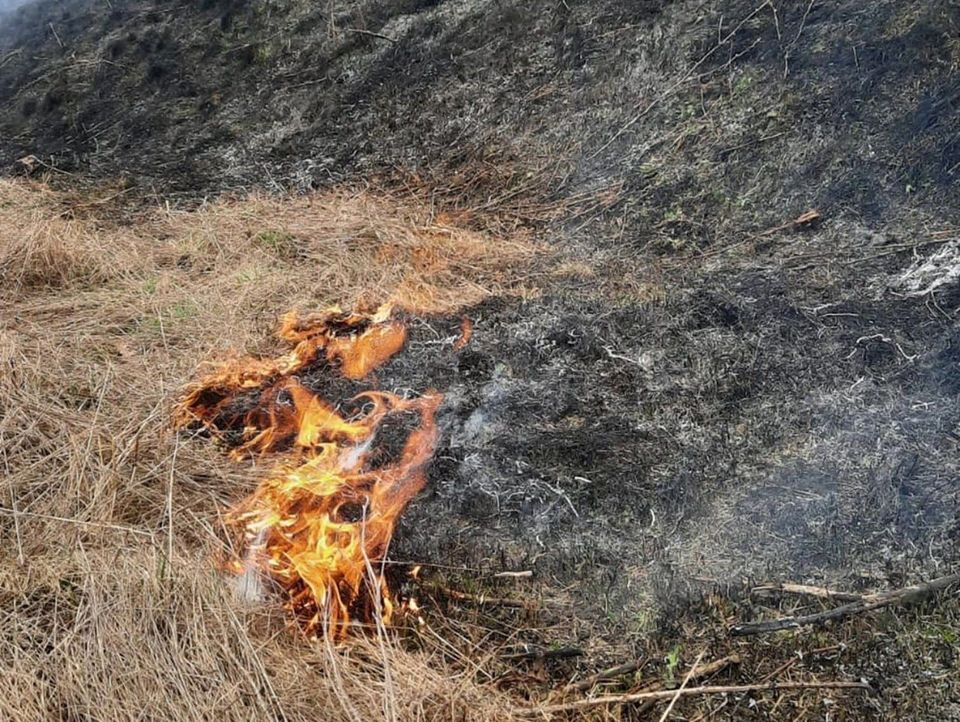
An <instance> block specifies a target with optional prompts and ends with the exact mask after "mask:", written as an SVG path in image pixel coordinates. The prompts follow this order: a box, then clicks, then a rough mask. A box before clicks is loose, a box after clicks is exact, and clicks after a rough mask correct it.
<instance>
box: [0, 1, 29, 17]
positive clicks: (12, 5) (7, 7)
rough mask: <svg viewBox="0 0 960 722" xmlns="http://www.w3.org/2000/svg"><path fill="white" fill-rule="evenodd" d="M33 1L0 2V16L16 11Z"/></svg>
mask: <svg viewBox="0 0 960 722" xmlns="http://www.w3.org/2000/svg"><path fill="white" fill-rule="evenodd" d="M32 1H33V0H0V15H3V14H4V13H8V12H10V11H12V10H16V9H17V8H18V7H20V6H21V5H26V4H27V3H29V2H32Z"/></svg>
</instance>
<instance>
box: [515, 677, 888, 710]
mask: <svg viewBox="0 0 960 722" xmlns="http://www.w3.org/2000/svg"><path fill="white" fill-rule="evenodd" d="M796 689H861V690H864V691H870V692H872V691H873V687H871V686H870V685H869V684H867V683H866V682H842V681H827V682H780V683H777V682H769V683H766V684H738V685H730V686H710V687H687V688H686V689H684V690H680V695H679V696H681V697H692V696H696V695H705V694H741V693H743V692H768V691H773V690H775V691H778V692H787V691H790V690H796ZM677 691H678V690H674V689H667V690H660V691H657V692H637V693H636V694H619V695H611V696H608V697H594V698H592V699H581V700H577V701H576V702H567V703H565V704H550V705H544V706H543V707H521V708H519V709H515V710H513V712H514V714H516V715H518V716H521V717H535V716H538V715H543V714H553V713H556V712H570V711H572V710H578V709H586V708H588V707H599V706H601V705H607V704H628V703H630V702H641V701H644V700H658V699H670V698H671V697H673V696H674V695H675V694H677Z"/></svg>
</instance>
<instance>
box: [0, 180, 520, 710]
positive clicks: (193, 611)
mask: <svg viewBox="0 0 960 722" xmlns="http://www.w3.org/2000/svg"><path fill="white" fill-rule="evenodd" d="M537 252H538V249H537V247H536V246H535V245H534V244H532V243H531V242H529V240H528V239H523V238H520V239H517V238H514V239H504V238H497V237H495V236H492V235H489V234H484V233H480V232H477V231H469V230H465V229H461V228H458V227H456V226H455V225H453V224H452V223H450V222H446V223H445V222H442V220H441V219H438V218H437V217H436V216H435V215H434V214H433V212H432V211H431V210H430V208H429V207H428V206H426V205H424V204H421V203H418V202H416V201H415V200H410V199H407V200H406V201H405V200H402V199H399V198H396V197H391V196H388V195H375V194H373V193H370V192H356V193H346V192H341V193H330V194H324V195H318V196H313V197H305V198H296V199H287V200H279V199H270V200H268V199H261V198H252V199H234V200H224V201H220V202H217V203H211V204H208V205H206V206H204V207H202V208H200V209H197V210H196V211H191V212H183V213H180V212H169V211H166V210H157V211H149V212H146V213H143V214H141V215H140V216H139V217H138V218H137V219H136V220H135V221H134V222H130V223H128V224H126V225H117V224H112V223H108V222H105V221H103V220H101V219H98V218H97V217H95V215H91V214H90V213H89V212H84V213H80V212H78V210H77V208H76V205H75V204H74V203H72V202H71V199H70V198H68V197H67V196H64V195H62V194H59V193H56V192H54V191H52V190H50V189H48V188H46V187H44V186H42V185H36V184H30V183H21V182H11V181H2V182H0V278H2V287H0V468H2V469H3V477H2V481H0V499H2V501H0V534H2V535H3V544H2V545H0V556H2V562H0V624H2V628H3V632H2V633H0V713H2V716H3V718H4V719H11V720H18V719H21V720H35V719H40V718H57V719H65V718H70V719H92V718H97V719H141V718H142V717H143V716H144V714H146V715H148V716H150V717H153V718H157V719H211V718H216V719H237V720H240V719H251V718H268V717H269V718H284V719H314V718H315V717H316V715H317V714H318V713H321V714H323V715H324V716H325V717H328V718H331V719H381V718H388V719H401V720H402V719H431V718H433V719H447V718H449V717H450V716H456V717H458V718H465V719H478V720H483V719H487V720H494V719H505V718H508V715H507V713H506V712H505V710H506V709H507V708H508V707H509V706H510V705H509V703H508V702H507V701H506V700H505V699H504V698H503V697H502V696H501V695H499V694H498V693H496V692H493V691H491V690H488V689H483V688H481V687H479V686H477V684H476V683H475V682H474V681H473V680H474V676H473V674H472V673H470V674H467V673H462V672H458V671H457V669H458V668H459V667H458V665H457V662H456V660H455V659H452V658H451V648H450V647H447V649H446V651H445V653H444V655H443V658H442V659H441V658H440V657H437V656H435V655H432V654H431V653H429V652H428V651H427V652H418V653H410V652H407V651H404V650H403V649H401V648H399V647H398V646H397V645H396V644H395V643H394V642H391V641H389V640H387V639H382V640H379V641H376V642H372V641H370V642H368V641H364V640H362V639H361V640H358V641H356V642H355V643H354V644H353V645H351V647H350V649H349V650H338V649H334V648H333V647H332V646H330V644H329V643H327V642H325V641H322V640H321V641H316V642H309V641H305V640H304V639H303V638H301V637H300V636H298V635H295V634H291V633H290V631H289V626H288V623H287V617H286V615H285V614H283V613H282V612H281V610H279V609H278V608H277V607H276V606H274V605H271V604H269V603H268V604H266V605H265V606H258V607H257V608H256V609H250V608H248V607H246V606H245V605H244V603H243V602H242V601H239V600H236V599H234V598H233V596H232V595H231V593H230V590H229V588H228V586H227V585H225V584H224V580H223V576H222V574H221V573H220V572H219V571H218V570H217V569H216V566H215V560H216V558H217V557H219V556H221V555H223V554H225V553H228V551H229V550H228V549H226V548H225V546H224V542H223V539H224V538H225V536H226V535H224V534H223V533H222V529H223V523H224V522H223V519H222V518H221V516H220V513H221V512H222V510H224V509H225V508H226V507H227V506H228V505H230V504H232V503H235V502H236V501H237V500H238V499H239V498H241V497H242V496H243V494H244V493H246V492H249V491H251V490H252V489H253V488H254V486H255V483H254V482H255V478H256V476H257V475H258V474H259V471H257V470H254V469H251V468H249V467H248V466H247V465H238V464H232V463H226V462H224V461H222V460H221V459H220V457H219V454H218V452H217V451H216V450H215V449H213V448H210V447H209V445H205V444H185V443H182V441H181V440H180V439H179V438H178V437H177V435H176V434H174V433H173V432H172V430H171V428H170V421H169V418H170V417H169V402H170V401H171V400H172V398H173V397H174V396H175V395H176V394H177V393H178V392H179V390H180V388H182V385H183V384H184V383H185V382H186V380H187V379H188V378H190V377H191V376H192V374H193V372H194V369H195V367H196V364H197V363H198V362H199V361H201V360H204V359H208V358H218V357H219V358H229V353H228V350H230V349H234V350H239V351H242V352H247V353H256V354H260V353H272V352H275V350H276V349H275V348H272V347H269V346H268V344H267V343H265V339H268V338H269V334H268V333H267V329H268V327H269V326H271V325H272V324H273V323H274V321H275V317H276V313H277V311H278V310H280V309H287V308H301V309H314V308H322V307H324V306H326V305H327V304H329V303H331V302H335V301H342V302H344V303H346V304H354V303H356V302H358V301H361V302H362V303H370V302H373V301H387V300H393V301H395V302H399V303H405V304H409V306H412V307H415V308H418V309H421V310H429V311H432V312H435V313H440V312H445V313H453V312H455V311H456V310H457V309H458V308H460V307H461V306H462V305H464V304H468V303H472V302H474V301H478V300H480V299H482V298H484V297H485V296H487V295H490V294H493V293H520V294H523V293H528V292H529V286H528V285H527V284H528V280H527V279H526V278H524V276H523V273H524V271H523V269H524V267H525V262H526V261H528V260H530V259H531V258H532V257H533V256H534V255H535V254H536V253H537ZM372 292H373V293H372ZM361 370H362V369H361ZM358 373H359V370H358Z"/></svg>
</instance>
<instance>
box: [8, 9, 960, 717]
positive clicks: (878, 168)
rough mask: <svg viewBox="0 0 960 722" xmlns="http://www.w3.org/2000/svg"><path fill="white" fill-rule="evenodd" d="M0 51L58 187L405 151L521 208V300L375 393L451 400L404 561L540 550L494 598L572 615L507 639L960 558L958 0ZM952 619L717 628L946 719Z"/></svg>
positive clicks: (629, 631) (104, 41)
mask: <svg viewBox="0 0 960 722" xmlns="http://www.w3.org/2000/svg"><path fill="white" fill-rule="evenodd" d="M0 65H2V67H0V99H2V101H3V102H2V103H0V130H2V133H0V156H2V158H3V161H4V163H8V164H12V162H13V161H14V160H15V159H16V158H18V157H20V156H22V155H26V154H28V153H29V154H35V155H36V156H38V157H39V158H40V159H41V160H42V161H43V162H44V163H45V164H47V165H48V166H51V167H53V168H56V169H57V171H58V172H56V173H55V175H56V176H61V177H63V178H64V179H65V180H66V181H67V182H75V181H79V180H82V179H91V178H92V179H109V180H111V181H113V180H116V179H117V178H122V179H123V182H124V183H125V184H127V185H128V186H129V187H131V188H134V189H137V190H139V191H140V192H141V195H143V194H157V195H160V196H163V197H168V198H174V199H184V200H185V201H190V200H194V199H197V198H200V197H202V196H205V195H209V194H215V193H219V192H222V191H224V190H235V189H239V188H247V187H264V186H266V187H268V188H274V189H294V190H303V189H306V188H309V187H318V186H326V185H328V184H333V183H338V182H342V181H356V180H358V179H363V178H367V177H370V176H374V175H383V174H391V173H394V171H395V169H397V168H401V169H403V170H404V172H406V173H415V174H417V175H418V177H419V178H420V179H431V180H430V181H424V182H436V183H437V184H438V185H442V186H444V188H443V189H441V191H442V192H440V194H439V195H440V197H441V198H443V199H444V200H446V201H448V202H451V203H453V202H459V203H462V204H463V205H466V206H474V207H475V206H478V205H481V206H482V204H483V199H484V198H488V197H494V196H496V197H502V196H503V194H504V193H505V192H506V193H514V194H515V197H518V198H523V199H528V200H529V202H530V204H531V205H523V204H517V206H516V207H513V206H511V208H510V213H511V214H512V215H511V218H514V219H515V220H516V219H519V220H520V221H521V222H524V223H528V224H533V225H534V226H535V227H536V228H538V229H539V230H540V232H541V233H542V234H543V236H544V238H545V239H547V240H548V241H549V242H550V243H551V245H552V246H553V247H554V248H555V249H556V252H557V258H553V259H549V260H545V261H544V264H543V265H544V268H543V269H538V270H537V271H536V273H535V275H533V276H532V281H531V283H532V285H536V286H539V288H540V293H539V295H538V296H536V297H533V298H531V299H529V300H526V301H523V302H521V301H507V300H502V299H501V300H494V301H491V302H488V303H487V304H485V305H483V306H482V307H479V308H475V309H472V310H471V311H470V312H469V315H470V316H471V317H472V318H473V319H474V320H475V333H474V337H473V340H472V342H471V344H470V345H469V346H468V347H467V348H466V349H464V350H463V351H461V352H459V353H453V352H452V351H450V344H449V343H447V342H446V341H445V339H450V340H451V341H452V338H453V337H455V336H456V327H457V322H458V320H457V319H447V320H443V319H441V320H423V321H418V322H417V323H416V324H415V326H414V332H413V338H412V341H411V344H410V349H409V350H408V352H407V354H406V355H404V356H402V357H400V358H398V359H396V360H395V361H394V362H392V364H391V365H390V366H389V367H387V368H386V369H385V370H384V371H383V373H382V374H381V375H380V381H381V383H382V384H383V385H384V386H386V387H388V388H401V389H414V390H423V389H426V388H429V387H436V388H439V389H441V390H443V391H444V392H445V393H446V394H447V400H446V402H445V405H444V409H443V414H442V423H443V427H444V432H445V433H444V437H443V442H442V448H441V449H440V451H439V452H438V454H437V461H436V463H435V465H434V467H433V470H432V472H431V484H430V487H429V489H428V491H426V492H425V493H424V494H423V495H422V496H421V497H420V498H418V500H417V501H416V503H415V504H414V505H413V506H412V507H411V508H410V509H409V511H408V513H407V514H406V515H405V517H404V518H403V520H402V524H401V528H400V531H399V532H398V536H397V541H396V545H395V547H394V551H393V555H394V557H395V558H396V559H412V560H417V561H422V562H428V563H433V564H437V565H443V566H444V567H452V568H463V569H465V570H468V571H465V572H463V573H462V574H453V576H452V580H453V581H455V582H456V583H458V584H476V583H477V582H476V577H477V574H476V573H474V571H469V570H478V571H479V572H480V573H481V574H489V573H492V572H496V571H500V570H502V569H531V570H533V571H534V577H533V581H531V582H529V583H525V585H520V586H517V584H515V583H511V585H510V588H509V590H508V591H512V592H514V593H524V594H534V593H535V594H537V595H540V596H542V597H543V598H545V599H546V600H548V601H550V600H552V601H553V602H562V603H563V604H564V605H565V606H564V609H565V610H566V611H565V612H564V613H562V614H559V613H558V615H557V616H556V618H555V619H554V618H551V617H549V615H548V617H547V620H546V621H545V622H543V625H542V626H541V628H540V631H539V632H531V633H530V635H531V638H532V639H536V640H539V642H540V643H558V644H562V643H568V642H571V641H573V642H576V643H577V644H579V645H580V646H582V647H583V648H584V649H585V650H586V651H587V652H588V661H581V662H580V663H581V664H584V665H587V666H589V665H594V666H599V665H602V664H603V663H604V662H613V661H616V660H617V659H622V658H623V657H624V656H629V655H632V654H635V653H641V654H650V655H653V656H656V655H658V654H662V653H663V651H664V650H669V649H670V648H671V647H673V646H674V645H677V648H679V649H682V650H683V655H684V659H686V658H687V657H691V658H692V657H693V656H695V654H696V653H697V651H699V647H698V645H700V644H701V643H702V644H706V645H708V646H709V648H710V649H711V650H716V651H717V653H719V652H720V650H728V649H729V648H730V645H733V644H734V643H733V642H732V641H729V640H727V639H726V638H725V637H724V635H723V634H722V632H720V631H716V630H722V628H723V625H724V624H726V623H728V622H730V621H732V620H735V619H742V618H744V617H750V616H755V615H761V614H770V613H772V612H771V611H770V610H769V609H765V608H764V607H763V606H762V605H757V604H756V603H755V602H756V600H754V599H752V598H751V597H749V596H748V595H747V594H746V591H745V590H748V589H749V588H750V586H751V584H752V583H753V582H755V581H770V580H774V581H803V582H808V583H822V584H826V585H832V586H836V587H841V588H848V589H864V590H876V589H884V588H888V587H891V586H899V585H902V584H904V583H908V582H914V581H918V580H921V579H924V578H930V577H934V576H939V575H942V574H945V573H947V572H948V571H951V570H953V569H955V568H956V563H957V561H958V554H957V548H958V547H957V543H958V536H960V517H958V510H960V482H958V461H957V458H958V457H957V445H958V443H960V407H958V404H957V401H958V393H960V331H958V326H957V313H958V307H960V288H958V287H957V278H956V276H955V275H953V276H951V273H950V270H951V268H953V267H954V266H956V265H957V264H960V250H958V248H957V238H958V235H960V234H958V232H957V231H956V230H955V228H956V224H957V223H958V222H960V217H958V216H960V196H958V195H957V193H956V187H955V186H956V180H957V178H958V175H960V81H958V79H957V78H958V77H960V76H958V74H957V70H958V66H960V8H958V7H957V6H956V4H955V3H952V2H948V1H947V0H935V1H933V2H928V3H902V2H894V1H892V0H891V1H883V0H881V1H879V2H873V3H858V2H852V1H848V0H835V1H834V2H811V3H806V2H797V3H781V2H774V3H766V4H756V5H755V4H754V3H751V2H740V1H738V0H708V1H707V2H692V1H691V2H662V1H661V2H658V1H655V0H635V1H633V2H628V3H623V2H620V3H617V2H592V3H574V2H562V1H561V2H527V3H519V2H513V1H511V0H499V1H491V2H482V1H479V0H463V1H459V2H455V1H454V0H447V2H423V1H417V0H408V1H406V2H389V3H388V2H363V3H349V4H348V3H336V2H331V3H319V4H318V3H302V2H294V1H293V0H288V1H285V2H263V3H254V2H249V3H247V2H239V1H235V2H227V1H221V2H215V1H213V0H208V1H206V2H202V3H192V2H191V3H177V2H161V1H159V0H158V1H157V2H129V3H117V2H114V3H113V8H112V9H110V8H109V7H107V4H105V3H93V2H89V3H88V2H74V3H51V2H40V3H37V4H35V5H30V6H27V7H26V8H22V9H21V10H19V11H18V12H17V13H15V14H14V15H12V16H11V17H10V18H9V19H7V20H5V21H4V22H3V23H2V24H0ZM64 174H71V175H64ZM464 179H466V180H464ZM461 181H462V188H461V190H460V191H457V193H459V195H457V196H456V197H455V195H454V192H453V191H449V192H447V186H449V187H455V186H457V183H460V182H461ZM601 191H609V192H610V193H613V194H614V195H615V197H616V201H615V202H614V203H612V204H610V203H607V204H603V207H594V206H591V205H590V204H589V203H586V204H583V203H582V199H583V198H589V197H590V195H591V194H595V193H598V192H601ZM538 203H539V204H541V205H540V206H538V205H536V204H538ZM543 204H552V205H551V206H550V207H557V208H562V207H570V208H579V209H581V210H578V211H577V213H576V214H573V213H569V214H567V215H566V216H565V215H564V214H562V213H560V214H558V213H553V214H537V213H526V212H525V211H524V210H523V209H524V208H529V207H534V206H536V207H541V206H542V205H543ZM565 204H566V205H565ZM808 208H815V209H817V210H818V211H819V213H820V216H821V218H820V220H819V221H818V222H817V223H815V224H812V225H810V226H805V227H802V228H793V227H791V226H790V221H791V219H794V218H796V217H797V216H799V215H800V214H801V213H802V212H804V211H805V210H806V209H808ZM574 215H575V216H576V217H572V216H574ZM771 229H772V230H771ZM936 254H940V255H939V256H937V261H938V262H937V264H934V266H935V267H930V268H927V269H926V270H920V269H921V267H922V265H923V262H924V260H926V259H929V258H932V257H934V256H935V255H936ZM471 580H472V581H471ZM447 581H448V582H449V581H450V580H447ZM451 583H452V582H451ZM502 586H503V585H500V587H502ZM498 588H499V587H498ZM500 591H503V589H500ZM783 603H784V604H791V602H790V600H786V601H784V602H783ZM768 604H769V603H768ZM951 604H953V606H951ZM956 617H957V610H956V606H955V603H953V602H950V601H949V600H947V601H946V602H944V603H943V604H942V605H941V606H936V605H934V606H932V607H927V608H922V609H920V610H919V611H917V610H914V611H910V612H902V613H884V614H880V615H877V616H875V617H873V618H871V619H870V620H868V621H863V620H854V621H853V622H851V623H849V624H847V625H845V626H844V625H841V626H840V627H839V628H838V629H835V630H833V631H831V632H830V633H829V634H827V633H824V632H811V633H797V634H796V636H791V635H786V636H782V637H778V638H777V640H776V641H775V642H766V641H765V642H762V643H759V644H760V645H761V646H758V647H749V648H740V649H741V650H742V649H748V651H746V652H743V651H742V652H741V653H742V654H745V655H747V657H749V658H750V660H751V661H750V663H751V664H753V665H754V667H755V669H756V670H757V671H758V673H759V672H761V671H763V670H764V669H766V671H768V672H769V671H771V670H772V669H774V668H775V667H776V664H775V662H776V661H777V660H781V659H789V658H790V656H791V655H793V654H795V652H796V651H797V650H798V649H799V650H806V651H807V652H809V651H810V650H811V649H815V648H819V647H823V648H829V647H830V646H831V645H834V646H835V645H837V644H841V645H845V646H843V650H847V649H851V650H855V652H856V653H855V654H850V653H847V652H843V653H842V654H841V653H836V654H835V655H833V656H831V657H830V663H829V664H827V663H823V665H821V663H820V662H819V661H814V662H811V663H810V664H811V665H812V666H810V667H809V668H810V669H811V670H813V671H817V670H825V672H826V673H827V676H829V674H830V673H832V674H835V675H836V674H840V673H843V674H845V675H848V676H851V677H852V678H858V677H861V676H862V677H865V678H867V679H869V680H870V681H871V682H873V683H874V684H875V685H877V686H878V687H880V688H881V689H882V690H885V692H884V693H883V694H881V695H880V696H879V697H877V698H876V699H872V700H870V701H867V702H862V701H851V700H843V701H841V702H838V705H839V706H838V707H837V709H838V712H837V715H838V716H837V717H831V718H845V719H865V718H876V719H879V718H886V719H902V718H913V719H960V701H958V696H957V695H958V692H957V686H956V679H957V670H956V667H957V663H958V655H957V651H956V646H955V642H956ZM572 620H575V621H572ZM541 621H543V620H541ZM538 624H539V623H538ZM534 626H536V625H534ZM805 634H806V636H805ZM824 634H827V636H826V637H822V636H821V635H824ZM831 635H832V636H831ZM951 635H953V636H951ZM738 644H739V643H738ZM805 645H806V646H805ZM838 649H839V647H838ZM749 650H752V653H753V655H754V656H753V657H750V654H751V652H750V651H749ZM830 654H833V653H832V652H831V653H830ZM810 659H814V658H810ZM766 660H769V664H768V662H767V661H766ZM688 661H692V659H691V660H688ZM575 664H577V663H567V666H566V667H564V668H563V669H561V670H560V671H559V672H558V673H557V674H559V675H562V674H565V673H569V672H570V671H571V670H572V669H573V668H572V667H571V666H570V665H575ZM767 664H768V666H765V665H767ZM818 665H821V666H818ZM824 665H825V666H824ZM671 674H672V671H671ZM761 676H762V675H761ZM917 680H923V682H922V684H924V685H926V686H924V687H922V688H920V687H918V686H916V685H917V684H920V682H917ZM930 680H932V682H931V681H930ZM944 680H946V681H944ZM915 683H916V684H915ZM800 713H801V714H804V709H800ZM716 714H728V715H731V717H730V718H731V719H746V718H756V719H761V718H764V719H776V718H778V717H777V716H776V714H775V713H771V712H769V710H766V709H764V707H763V705H758V706H756V707H753V706H748V705H747V704H746V703H738V704H736V705H731V706H730V707H729V708H727V709H726V711H725V712H723V713H720V712H717V713H716ZM771 714H773V716H769V715H771ZM793 714H794V715H796V714H797V712H796V711H794V712H793ZM806 714H808V715H809V718H810V719H819V718H823V715H824V714H827V713H825V712H824V711H823V708H822V707H814V708H812V709H808V710H806ZM818 715H819V716H818Z"/></svg>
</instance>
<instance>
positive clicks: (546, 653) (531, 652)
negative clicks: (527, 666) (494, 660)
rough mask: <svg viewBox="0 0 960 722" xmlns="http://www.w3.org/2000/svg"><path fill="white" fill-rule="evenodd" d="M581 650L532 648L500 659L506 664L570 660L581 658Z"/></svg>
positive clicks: (574, 648) (573, 648)
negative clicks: (521, 661)
mask: <svg viewBox="0 0 960 722" xmlns="http://www.w3.org/2000/svg"><path fill="white" fill-rule="evenodd" d="M582 656H583V650H582V649H580V647H555V648H547V647H534V648H532V649H528V650H524V651H523V652H511V653H510V654H504V655H502V656H501V657H500V659H503V660H505V661H508V662H515V661H520V660H528V659H570V658H572V657H582Z"/></svg>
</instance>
